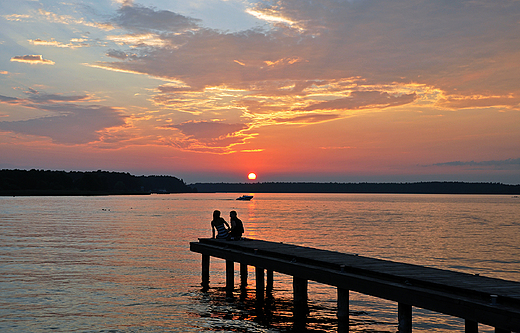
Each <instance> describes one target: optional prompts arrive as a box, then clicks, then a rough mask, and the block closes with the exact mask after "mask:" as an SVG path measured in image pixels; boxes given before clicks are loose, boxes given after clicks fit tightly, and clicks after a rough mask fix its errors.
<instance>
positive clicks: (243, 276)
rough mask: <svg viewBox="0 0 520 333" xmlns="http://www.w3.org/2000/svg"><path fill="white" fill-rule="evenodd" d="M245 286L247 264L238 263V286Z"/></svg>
mask: <svg viewBox="0 0 520 333" xmlns="http://www.w3.org/2000/svg"><path fill="white" fill-rule="evenodd" d="M246 286H247V264H244V263H243V262H241V263H240V288H245V287H246Z"/></svg>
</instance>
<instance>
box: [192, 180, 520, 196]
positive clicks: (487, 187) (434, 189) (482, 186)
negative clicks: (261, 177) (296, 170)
mask: <svg viewBox="0 0 520 333" xmlns="http://www.w3.org/2000/svg"><path fill="white" fill-rule="evenodd" d="M188 186H190V187H192V188H193V189H196V190H197V192H198V193H218V192H229V193H380V194H383V193H388V194H505V195H518V194H520V185H507V184H501V183H466V182H417V183H305V182H301V183H283V182H282V183H196V184H188Z"/></svg>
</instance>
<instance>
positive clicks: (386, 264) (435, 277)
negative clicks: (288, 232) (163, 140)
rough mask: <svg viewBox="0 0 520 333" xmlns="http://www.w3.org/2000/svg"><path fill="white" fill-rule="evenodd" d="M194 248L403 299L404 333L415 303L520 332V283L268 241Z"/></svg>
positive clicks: (473, 323) (209, 242)
mask: <svg viewBox="0 0 520 333" xmlns="http://www.w3.org/2000/svg"><path fill="white" fill-rule="evenodd" d="M190 249H191V251H194V252H198V253H201V254H202V255H203V263H204V261H206V262H207V265H209V257H211V256H213V257H217V258H221V259H225V260H226V261H228V262H239V263H241V264H244V265H252V266H255V267H257V268H260V269H266V270H267V271H271V272H272V271H275V272H279V273H283V274H287V275H291V276H293V277H294V278H295V281H297V280H296V279H298V281H301V280H305V281H306V280H312V281H317V282H320V283H324V284H328V285H332V286H336V287H338V295H340V294H342V295H344V294H345V293H344V292H340V291H345V290H352V291H356V292H359V293H363V294H367V295H371V296H375V297H379V298H384V299H388V300H392V301H395V302H398V303H399V312H400V313H399V317H400V318H399V327H400V332H405V331H410V332H411V307H412V306H416V307H420V308H424V309H428V310H432V311H435V312H440V313H444V314H448V315H452V316H455V317H459V318H463V319H465V320H466V332H477V331H478V328H477V323H483V324H486V325H490V326H493V327H495V328H496V332H511V331H516V332H520V283H519V282H514V281H506V280H501V279H494V278H489V277H484V276H478V275H471V274H465V273H459V272H454V271H448V270H441V269H435V268H429V267H424V266H418V265H411V264H405V263H399V262H392V261H388V260H381V259H374V258H368V257H363V256H358V255H354V254H346V253H339V252H334V251H326V250H320V249H315V248H309V247H303V246H297V245H291V244H283V243H275V242H268V241H263V240H250V239H248V240H242V241H223V240H215V239H199V241H198V242H192V243H190ZM226 267H232V265H231V266H229V265H227V266H226ZM230 269H232V268H230ZM206 270H208V269H206ZM203 271H204V268H203ZM206 274H208V273H206ZM204 279H208V282H209V277H206V278H204V273H203V282H204ZM231 283H232V282H231ZM262 283H263V281H262ZM257 290H258V287H257ZM295 290H296V289H295ZM304 290H305V292H306V288H304ZM346 294H347V296H346V297H347V304H348V292H347V293H346ZM296 297H297V295H295V298H296ZM342 303H344V300H343V301H342ZM347 306H348V305H347ZM338 311H339V309H338ZM342 311H343V312H344V309H343V310H342ZM347 313H348V311H347ZM408 317H409V318H408ZM347 325H348V322H347Z"/></svg>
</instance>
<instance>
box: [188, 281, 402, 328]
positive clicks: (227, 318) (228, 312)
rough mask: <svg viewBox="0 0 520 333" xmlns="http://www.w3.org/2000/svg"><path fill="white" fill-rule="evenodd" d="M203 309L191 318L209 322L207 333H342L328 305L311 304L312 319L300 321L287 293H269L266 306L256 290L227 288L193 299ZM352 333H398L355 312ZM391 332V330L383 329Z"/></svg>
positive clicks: (202, 292)
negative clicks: (231, 290) (221, 332)
mask: <svg viewBox="0 0 520 333" xmlns="http://www.w3.org/2000/svg"><path fill="white" fill-rule="evenodd" d="M193 298H195V299H194V302H195V303H198V304H199V305H201V306H200V307H197V309H196V310H194V311H193V312H192V313H190V315H192V316H194V317H200V318H207V320H205V321H203V322H204V324H203V325H202V326H203V327H201V329H202V330H205V331H213V332H219V331H226V332H230V331H231V332H283V333H285V332H287V333H288V332H294V333H300V332H305V333H325V332H327V333H330V332H338V320H337V317H336V307H335V306H332V303H331V304H328V303H324V302H319V301H318V302H313V301H311V300H309V301H308V315H307V317H306V318H305V320H304V321H303V322H302V321H301V320H297V319H296V318H295V317H294V315H293V308H294V304H293V299H292V296H291V295H290V293H289V292H288V291H287V290H277V289H275V290H273V292H272V293H267V294H266V297H265V299H264V301H263V302H258V301H257V300H256V294H255V289H254V288H251V287H249V288H240V289H235V291H234V292H233V297H232V298H231V297H227V296H226V288H225V287H220V286H219V287H210V288H203V289H199V290H198V291H197V292H196V293H194V296H193ZM349 315H350V322H349V325H350V330H349V332H364V333H394V332H395V329H392V323H388V322H378V321H377V320H374V318H371V317H370V315H369V314H367V313H366V312H365V311H352V310H350V312H349ZM381 328H388V329H381Z"/></svg>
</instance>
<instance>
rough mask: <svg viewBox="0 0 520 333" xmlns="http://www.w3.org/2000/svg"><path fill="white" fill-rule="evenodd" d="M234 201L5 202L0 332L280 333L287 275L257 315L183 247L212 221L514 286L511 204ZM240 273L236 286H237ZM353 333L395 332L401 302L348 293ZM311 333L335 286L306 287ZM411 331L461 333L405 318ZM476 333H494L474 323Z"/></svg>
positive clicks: (427, 199) (519, 275)
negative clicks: (237, 221)
mask: <svg viewBox="0 0 520 333" xmlns="http://www.w3.org/2000/svg"><path fill="white" fill-rule="evenodd" d="M238 196H239V194H234V193H218V194H171V195H150V196H102V197H0V231H1V232H0V258H1V260H0V290H1V298H0V331H2V332H48V331H53V332H289V331H291V327H292V322H291V316H292V308H291V306H292V304H291V302H292V277H290V276H285V275H282V274H277V273H276V272H275V273H274V280H275V283H274V293H273V296H274V298H273V299H272V300H270V302H269V305H268V309H267V310H266V313H263V314H262V315H260V314H259V313H257V312H256V311H255V310H254V268H253V267H250V268H249V270H250V274H249V286H248V290H247V292H246V293H245V294H243V295H240V296H239V294H240V291H239V288H236V289H237V290H236V293H237V297H236V299H235V301H232V302H231V301H228V300H226V298H225V290H224V286H225V262H224V261H222V260H219V259H214V258H212V261H211V267H210V279H211V282H210V286H211V288H210V290H209V291H208V292H203V291H202V290H201V288H200V280H201V278H200V274H201V257H200V255H199V254H197V253H192V252H190V251H189V242H190V241H196V240H197V238H199V237H211V228H210V221H211V218H212V212H213V210H215V209H219V210H221V211H222V214H223V216H224V218H225V219H226V220H227V221H229V211H230V210H236V211H237V212H238V217H239V218H241V219H242V221H243V222H244V226H245V230H246V231H245V234H244V236H245V237H247V238H256V239H264V240H270V241H279V242H284V243H293V244H297V245H303V246H311V247H316V248H321V249H327V250H334V251H340V252H346V253H357V254H359V255H363V256H369V257H375V258H381V259H388V260H393V261H400V262H407V263H413V264H419V265H426V266H430V267H436V268H443V269H450V270H455V271H461V272H466V273H472V274H474V273H478V274H480V275H484V276H489V277H495V278H503V279H508V280H514V281H520V265H519V263H520V242H519V241H518V240H519V239H520V219H519V218H518V216H520V199H518V198H513V197H511V196H502V195H496V196H488V195H403V194H402V195H392V194H270V193H257V194H254V198H253V200H251V201H249V202H248V201H236V200H235V198H236V197H238ZM238 275H239V272H238V264H237V269H236V270H235V283H236V286H237V287H238V284H239V276H238ZM350 299H351V305H350V311H351V331H353V332H395V331H396V330H397V304H396V303H393V302H389V301H384V300H380V299H376V298H372V297H369V296H365V295H361V294H357V293H354V292H351V296H350ZM309 307H310V317H309V323H308V325H307V327H308V331H309V332H334V331H335V330H336V320H335V307H336V290H335V288H332V287H329V286H325V285H321V284H318V283H313V282H312V281H310V282H309ZM413 320H414V322H413V325H414V332H457V331H458V332H463V331H464V322H463V320H461V319H458V318H454V317H449V316H445V315H440V314H437V313H432V312H429V311H426V310H422V309H417V308H414V318H413ZM480 332H493V329H492V328H491V327H487V326H484V325H480Z"/></svg>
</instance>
